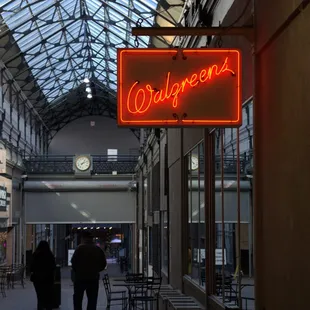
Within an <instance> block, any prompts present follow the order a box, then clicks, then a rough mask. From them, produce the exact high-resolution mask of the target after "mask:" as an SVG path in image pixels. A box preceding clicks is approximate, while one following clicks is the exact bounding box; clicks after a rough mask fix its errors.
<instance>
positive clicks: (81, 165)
mask: <svg viewBox="0 0 310 310" xmlns="http://www.w3.org/2000/svg"><path fill="white" fill-rule="evenodd" d="M90 164H91V163H90V159H89V157H87V156H79V157H77V158H76V159H75V166H76V168H77V169H78V170H80V171H87V170H88V169H89V168H90Z"/></svg>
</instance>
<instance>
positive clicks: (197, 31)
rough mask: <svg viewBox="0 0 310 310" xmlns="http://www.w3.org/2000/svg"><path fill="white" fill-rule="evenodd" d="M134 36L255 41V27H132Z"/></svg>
mask: <svg viewBox="0 0 310 310" xmlns="http://www.w3.org/2000/svg"><path fill="white" fill-rule="evenodd" d="M131 33H132V35H134V36H137V37H138V36H149V37H157V36H244V37H245V38H246V39H247V40H249V41H250V42H251V43H253V42H254V27H253V26H252V25H250V26H242V27H132V29H131Z"/></svg>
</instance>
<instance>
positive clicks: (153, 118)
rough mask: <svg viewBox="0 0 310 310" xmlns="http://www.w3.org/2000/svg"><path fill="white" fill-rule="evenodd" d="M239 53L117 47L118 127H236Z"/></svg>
mask: <svg viewBox="0 0 310 310" xmlns="http://www.w3.org/2000/svg"><path fill="white" fill-rule="evenodd" d="M240 62H241V59H240V53H239V51H237V50H222V49H212V50H211V49H183V50H178V49H120V50H119V51H118V124H119V125H120V126H131V127H135V126H139V127H147V126H152V127H154V126H161V127H169V126H171V127H172V126H176V127H177V126H212V127H217V126H225V127H230V126H239V125H241V123H242V120H241V85H240V65H241V64H240Z"/></svg>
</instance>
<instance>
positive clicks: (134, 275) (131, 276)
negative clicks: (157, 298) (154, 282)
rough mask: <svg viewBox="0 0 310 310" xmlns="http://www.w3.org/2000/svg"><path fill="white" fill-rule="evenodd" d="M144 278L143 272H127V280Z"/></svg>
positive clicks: (135, 280) (133, 280)
mask: <svg viewBox="0 0 310 310" xmlns="http://www.w3.org/2000/svg"><path fill="white" fill-rule="evenodd" d="M143 280H144V274H143V273H127V274H126V282H135V283H137V282H141V281H143Z"/></svg>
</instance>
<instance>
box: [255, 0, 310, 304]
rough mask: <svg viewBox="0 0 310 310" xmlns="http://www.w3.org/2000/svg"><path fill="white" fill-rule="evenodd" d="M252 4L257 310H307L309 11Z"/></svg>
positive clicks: (261, 1) (262, 0) (287, 4)
mask: <svg viewBox="0 0 310 310" xmlns="http://www.w3.org/2000/svg"><path fill="white" fill-rule="evenodd" d="M302 2H304V3H305V6H306V5H307V4H306V1H301V0H300V1H290V0H282V1H270V0H256V8H255V12H256V14H255V15H256V16H255V19H256V39H257V42H256V66H255V69H256V74H255V79H256V85H255V86H256V92H255V96H256V98H255V99H256V100H255V104H254V126H255V128H254V138H255V141H254V159H255V165H254V167H255V170H254V220H255V225H254V230H255V281H256V283H255V284H256V308H255V309H256V310H292V309H308V308H309V298H308V295H309V285H308V284H307V283H308V281H309V277H310V264H309V252H310V251H309V244H310V225H309V219H310V208H309V197H310V195H309V193H310V191H309V188H310V178H309V171H310V160H309V158H310V139H309V137H310V126H309V119H310V92H309V89H310V78H309V68H310V57H309V55H310V39H309V25H310V24H309V21H310V5H308V6H307V7H306V8H304V10H302V8H297V5H298V4H300V3H302Z"/></svg>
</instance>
